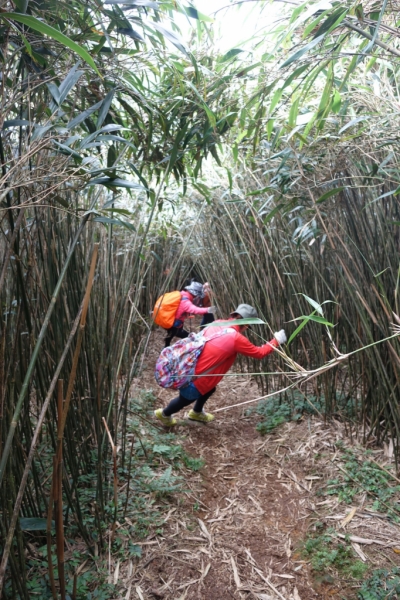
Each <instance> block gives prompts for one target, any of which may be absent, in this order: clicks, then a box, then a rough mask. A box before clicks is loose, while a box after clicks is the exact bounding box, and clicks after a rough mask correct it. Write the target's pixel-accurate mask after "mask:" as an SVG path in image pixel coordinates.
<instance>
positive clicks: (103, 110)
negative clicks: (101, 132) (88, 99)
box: [96, 89, 115, 129]
mask: <svg viewBox="0 0 400 600" xmlns="http://www.w3.org/2000/svg"><path fill="white" fill-rule="evenodd" d="M114 93H115V90H114V89H113V90H111V91H110V92H108V94H107V96H106V97H105V98H104V100H103V103H102V105H101V108H100V110H99V115H98V117H97V123H96V129H99V128H100V127H101V126H102V125H103V123H104V119H105V118H106V116H107V113H108V111H109V110H110V106H111V102H112V101H113V98H114Z"/></svg>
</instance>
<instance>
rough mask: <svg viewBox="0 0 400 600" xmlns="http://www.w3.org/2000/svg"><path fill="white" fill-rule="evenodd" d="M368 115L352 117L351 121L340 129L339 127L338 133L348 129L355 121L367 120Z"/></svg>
mask: <svg viewBox="0 0 400 600" xmlns="http://www.w3.org/2000/svg"><path fill="white" fill-rule="evenodd" d="M368 119H369V117H357V118H355V119H352V120H351V121H349V122H348V123H346V125H345V126H344V127H342V128H341V129H339V132H338V133H339V135H340V134H341V133H343V132H344V131H346V129H348V128H349V127H353V125H356V124H357V123H361V121H368Z"/></svg>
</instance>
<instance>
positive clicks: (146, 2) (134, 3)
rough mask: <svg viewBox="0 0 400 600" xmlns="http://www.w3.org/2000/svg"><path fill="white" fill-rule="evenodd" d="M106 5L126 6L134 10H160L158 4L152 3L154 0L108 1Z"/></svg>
mask: <svg viewBox="0 0 400 600" xmlns="http://www.w3.org/2000/svg"><path fill="white" fill-rule="evenodd" d="M104 4H125V5H128V6H130V7H132V8H134V7H144V8H154V9H155V10H158V9H159V8H160V7H159V5H158V4H157V2H152V0H106V1H105V2H104Z"/></svg>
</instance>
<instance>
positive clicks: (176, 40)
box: [151, 21, 188, 56]
mask: <svg viewBox="0 0 400 600" xmlns="http://www.w3.org/2000/svg"><path fill="white" fill-rule="evenodd" d="M151 27H154V29H156V30H157V31H159V32H160V33H161V34H162V35H163V36H164V37H165V38H167V40H169V41H170V42H171V43H172V44H174V46H175V47H176V48H178V50H180V51H181V52H183V54H186V56H187V54H188V53H187V50H186V48H185V46H184V45H183V42H182V40H181V39H180V38H179V37H178V36H177V35H176V34H175V33H172V31H169V30H168V29H165V27H163V26H162V25H160V24H159V23H156V22H155V21H152V23H151Z"/></svg>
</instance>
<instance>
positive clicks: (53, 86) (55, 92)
mask: <svg viewBox="0 0 400 600" xmlns="http://www.w3.org/2000/svg"><path fill="white" fill-rule="evenodd" d="M46 85H47V89H48V90H49V92H50V94H51V95H52V97H53V100H54V102H55V103H56V104H58V105H59V104H60V90H59V89H58V87H57V86H56V84H55V83H52V82H51V81H50V83H46Z"/></svg>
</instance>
